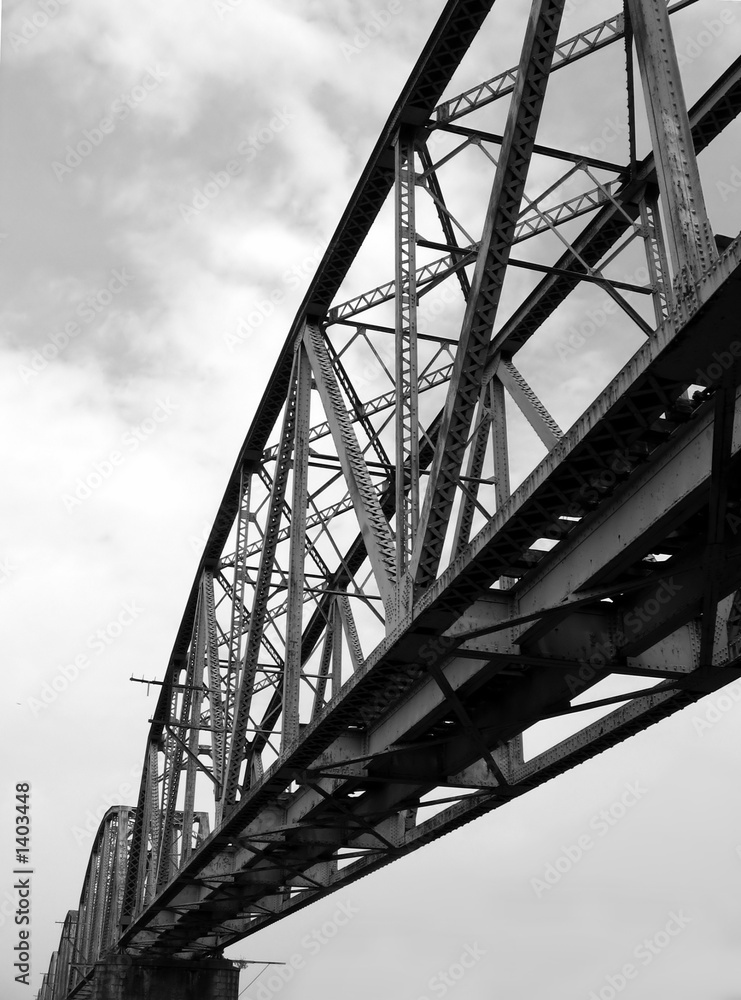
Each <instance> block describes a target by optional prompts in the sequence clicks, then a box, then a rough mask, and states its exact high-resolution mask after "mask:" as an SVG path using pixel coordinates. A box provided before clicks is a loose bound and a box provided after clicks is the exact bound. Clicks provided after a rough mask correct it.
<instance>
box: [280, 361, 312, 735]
mask: <svg viewBox="0 0 741 1000" xmlns="http://www.w3.org/2000/svg"><path fill="white" fill-rule="evenodd" d="M310 408H311V369H310V367H309V359H308V358H307V356H306V348H305V347H304V346H303V344H302V343H299V346H298V348H297V357H296V413H295V420H294V433H293V442H294V444H293V495H292V498H291V542H290V554H289V563H290V566H289V570H288V608H287V614H286V658H285V666H284V668H283V737H282V740H281V749H282V750H283V751H285V750H287V749H288V748H289V747H290V746H292V745H293V743H295V741H296V740H297V739H298V736H299V695H300V688H301V629H302V622H303V608H304V559H305V556H306V508H307V505H308V479H309V424H310V419H309V417H310Z"/></svg>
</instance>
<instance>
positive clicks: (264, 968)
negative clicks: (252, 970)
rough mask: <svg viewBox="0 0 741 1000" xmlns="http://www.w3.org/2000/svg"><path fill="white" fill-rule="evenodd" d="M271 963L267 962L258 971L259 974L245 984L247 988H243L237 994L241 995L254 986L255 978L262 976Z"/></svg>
mask: <svg viewBox="0 0 741 1000" xmlns="http://www.w3.org/2000/svg"><path fill="white" fill-rule="evenodd" d="M269 965H270V962H266V963H265V965H264V966H263V967H262V968H261V969H260V971H259V972H258V973H257V975H256V976H255V977H254V978H253V979H250V981H249V982H248V983H247V985H246V986H245V988H244V989H243V990H240V991H239V993H238V994H237V996H238V997H241V996H242V994H243V993H246V992H247V990H248V989H249V988H250V986H252V984H253V983H254V982H255V979H259V978H260V976H261V975H262V974H263V972H264V971H265V970H266V969H267V967H268V966H269Z"/></svg>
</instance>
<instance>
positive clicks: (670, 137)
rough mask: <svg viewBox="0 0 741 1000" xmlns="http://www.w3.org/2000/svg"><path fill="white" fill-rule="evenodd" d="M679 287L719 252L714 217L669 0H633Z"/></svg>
mask: <svg viewBox="0 0 741 1000" xmlns="http://www.w3.org/2000/svg"><path fill="white" fill-rule="evenodd" d="M628 9H629V11H630V19H631V22H632V25H633V33H634V38H635V45H636V53H637V56H638V65H639V67H640V71H641V80H642V82H643V95H644V98H645V101H646V110H647V112H648V124H649V129H650V132H651V142H652V144H653V149H654V156H655V159H656V173H657V176H658V180H659V188H660V190H661V196H662V199H663V202H664V213H665V217H666V220H667V238H668V243H669V252H670V254H671V258H672V262H673V264H674V272H675V273H674V281H675V285H676V286H677V289H678V290H680V289H682V288H687V287H691V286H692V285H694V284H696V283H697V282H698V281H699V280H700V278H701V277H702V275H703V274H704V273H705V271H706V270H707V269H708V267H709V266H710V265H711V264H712V263H713V261H714V260H716V259H717V256H718V252H717V249H716V247H715V240H714V239H713V233H712V230H711V228H710V222H709V221H708V216H707V210H706V208H705V198H704V196H703V192H702V184H701V183H700V173H699V171H698V169H697V158H696V157H695V147H694V144H693V142H692V132H691V129H690V123H689V117H688V115H687V106H686V104H685V99H684V92H683V90H682V81H681V77H680V74H679V63H678V60H677V52H676V49H675V47H674V39H673V38H672V32H671V27H670V25H669V14H668V12H667V7H666V0H628Z"/></svg>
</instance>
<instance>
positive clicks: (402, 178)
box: [39, 0, 741, 1000]
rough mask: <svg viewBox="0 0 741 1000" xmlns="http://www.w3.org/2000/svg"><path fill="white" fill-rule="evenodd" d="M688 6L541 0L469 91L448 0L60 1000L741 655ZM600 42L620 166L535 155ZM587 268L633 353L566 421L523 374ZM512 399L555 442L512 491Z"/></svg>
mask: <svg viewBox="0 0 741 1000" xmlns="http://www.w3.org/2000/svg"><path fill="white" fill-rule="evenodd" d="M696 2H698V0H680V2H674V3H670V4H669V6H668V8H667V4H666V2H665V0H626V4H625V9H624V11H623V12H622V13H620V14H619V15H617V16H615V17H612V18H610V19H609V20H606V21H605V22H603V23H601V24H599V25H595V26H594V27H592V28H591V29H589V30H587V31H582V32H580V33H578V34H576V35H574V36H573V37H569V38H564V37H561V36H562V35H563V34H564V32H563V31H562V30H561V20H562V13H563V7H564V3H563V0H533V2H532V4H531V10H530V13H529V17H527V18H526V17H525V16H524V14H525V12H524V11H523V17H522V26H521V27H522V39H523V40H522V49H521V56H520V60H519V63H518V65H517V66H515V67H513V68H508V69H506V70H505V71H503V72H500V73H498V74H497V75H496V76H494V77H493V78H491V79H489V80H486V81H485V82H484V83H478V84H477V85H476V86H472V87H471V86H469V87H467V89H463V90H460V92H457V91H456V88H455V86H454V84H455V81H456V79H458V77H457V76H456V74H457V73H458V70H459V66H460V65H461V64H462V63H464V64H465V59H464V57H465V56H466V53H467V51H468V49H469V47H470V46H471V45H472V43H473V42H474V40H475V38H476V36H477V33H478V32H479V30H480V29H482V27H484V25H485V24H486V23H487V22H489V20H490V19H496V17H497V4H496V3H495V2H494V0H450V2H448V3H447V4H446V6H445V8H444V10H443V12H442V15H441V17H440V19H439V21H438V23H437V25H436V27H435V29H434V31H433V33H432V36H431V37H430V39H429V41H428V43H427V44H426V46H425V48H424V51H423V52H422V55H421V56H420V58H419V61H418V62H417V65H416V66H415V68H414V70H413V72H412V74H411V76H410V78H409V81H408V83H407V84H406V86H405V88H404V90H403V92H402V95H401V97H400V98H399V100H398V102H397V103H396V105H395V106H394V108H393V111H392V113H391V115H390V117H389V119H388V121H387V123H386V125H385V126H384V128H383V130H382V132H381V135H380V137H379V139H378V142H377V143H376V146H375V148H374V150H373V153H372V155H371V157H370V160H369V162H368V165H367V166H366V168H365V170H364V172H363V175H362V177H361V179H360V181H359V183H358V185H357V188H356V189H355V192H354V193H353V195H352V197H351V199H350V202H349V204H348V206H347V208H346V210H345V212H344V214H343V216H342V219H341V221H340V223H339V225H338V227H337V230H336V232H335V234H334V237H333V239H332V241H331V244H330V246H329V248H328V249H327V251H326V254H325V256H324V259H323V260H322V262H321V265H320V267H319V269H318V272H317V274H316V277H315V278H314V279H313V281H312V282H311V285H310V288H309V290H308V292H307V294H306V297H305V299H304V302H303V304H302V306H301V308H300V310H299V312H298V314H297V316H296V319H295V321H294V323H293V325H292V327H291V329H290V331H289V333H288V337H287V339H286V342H285V345H284V347H283V350H282V353H281V354H280V357H279V360H278V362H277V364H276V366H275V369H274V371H273V373H272V374H271V376H270V378H269V381H268V384H267V387H266V390H265V394H264V396H263V398H262V400H261V401H260V403H259V404H258V406H257V410H256V414H255V417H254V420H253V422H252V426H251V427H250V430H249V433H248V434H247V438H246V440H245V442H244V445H243V447H242V449H241V451H240V453H239V456H238V459H237V462H236V465H235V467H234V470H233V472H232V474H231V476H230V478H229V482H228V484H227V488H226V491H225V493H224V497H223V500H222V502H221V505H220V508H219V511H218V514H217V516H216V519H215V523H214V526H213V529H212V530H211V533H210V536H209V538H208V541H207V543H206V546H205V551H204V553H203V557H202V559H201V562H200V565H199V568H198V572H197V574H196V578H195V581H194V584H193V587H192V590H191V593H190V597H189V599H188V602H187V605H186V608H185V613H184V615H183V619H182V623H181V625H180V628H179V631H178V634H177V637H176V641H175V645H174V648H173V652H172V656H171V659H170V662H169V664H168V665H167V670H166V673H165V676H164V683H163V686H162V689H161V694H160V697H159V700H158V703H157V707H156V711H155V713H154V718H153V721H152V724H151V730H150V733H149V737H148V740H147V746H146V753H145V756H144V766H143V773H142V781H141V788H140V793H139V799H138V802H137V804H136V806H135V807H131V808H128V807H116V808H114V809H112V810H110V811H109V813H108V814H107V815H106V817H105V818H104V820H103V823H102V824H101V828H100V830H99V833H98V837H97V839H96V842H95V845H94V848H93V853H92V855H91V860H90V864H89V867H88V872H87V875H86V878H85V883H84V887H83V892H82V896H81V900H80V904H79V907H78V910H77V911H71V912H70V914H69V915H68V917H67V920H66V921H65V924H64V927H63V930H62V937H61V942H60V947H59V950H58V951H57V952H55V954H54V956H53V958H52V963H51V966H50V969H49V973H48V975H47V976H46V978H45V981H44V986H43V987H42V990H41V993H40V994H39V996H40V998H41V1000H66V998H67V997H80V998H82V997H85V996H90V995H91V992H92V988H93V984H94V977H95V963H96V961H97V960H99V959H100V958H101V957H102V956H104V955H105V954H106V953H107V952H109V951H111V950H125V951H126V952H128V953H130V954H146V955H149V956H155V957H157V956H161V957H162V958H163V959H165V958H167V957H184V958H194V957H210V956H214V955H220V954H221V953H222V951H223V949H224V948H226V947H228V946H229V945H231V944H233V943H235V942H236V941H239V940H240V939H242V938H244V937H245V936H247V935H249V934H252V933H254V932H255V931H257V930H259V929H260V928H262V927H264V926H265V925H266V924H268V923H271V922H273V921H275V920H278V919H280V918H281V917H283V916H285V915H287V914H289V913H291V912H294V911H295V910H297V909H298V908H300V907H304V906H307V905H309V904H310V903H311V902H312V901H313V900H316V899H317V898H319V897H321V896H323V895H325V894H327V893H330V892H333V891H334V890H336V889H338V888H340V887H342V886H345V885H347V884H348V883H350V882H352V881H353V880H355V879H357V878H360V877H361V876H363V875H366V874H368V873H369V872H371V871H374V870H375V869H377V868H379V867H381V866H383V865H386V864H388V863H390V862H391V861H394V860H396V859H398V858H399V857H401V856H403V855H405V854H407V853H409V852H411V851H414V850H416V849H417V848H419V847H422V846H423V845H425V844H427V843H429V842H431V841H432V840H434V839H436V838H438V837H440V836H442V835H443V834H445V833H448V832H450V831H452V830H454V829H456V828H457V827H459V826H461V825H463V824H465V823H468V822H469V821H471V820H473V819H475V818H476V817H478V816H481V815H483V814H484V813H486V812H489V811H491V810H493V809H496V808H498V807H500V806H502V805H504V804H505V803H507V802H509V801H510V800H511V799H513V798H515V797H517V796H519V795H522V794H524V793H525V792H527V791H529V790H530V789H532V788H534V787H536V786H537V785H539V784H541V783H542V782H544V781H547V780H549V779H550V778H552V777H554V776H556V775H558V774H560V773H562V772H563V771H565V770H566V769H568V768H571V767H573V766H574V765H576V764H578V763H580V762H582V761H584V760H586V759H588V758H590V757H592V756H594V755H595V754H597V753H600V752H601V751H603V750H605V749H606V748H608V747H610V746H612V745H614V744H616V743H618V742H619V741H621V740H624V739H626V738H627V737H629V736H631V735H633V734H635V733H637V732H639V731H640V730H643V729H645V728H646V727H648V726H650V725H652V724H654V723H656V722H658V721H660V720H661V719H664V718H666V717H667V716H669V715H671V714H672V713H674V712H676V711H677V710H679V709H681V708H683V707H685V706H686V705H688V704H690V703H691V702H692V701H694V700H696V699H698V698H700V697H702V696H703V695H704V694H706V693H708V692H709V691H712V690H715V689H717V688H719V687H721V686H722V685H725V684H727V683H728V682H730V681H732V680H734V679H735V678H737V677H738V676H739V675H741V646H740V645H739V638H740V635H741V633H740V631H739V623H738V622H739V607H741V602H740V601H739V598H738V597H737V596H736V595H737V590H738V589H739V588H741V559H739V555H741V550H740V549H741V543H739V541H738V539H737V538H736V536H735V533H734V525H736V524H738V523H741V515H739V516H737V512H738V508H739V505H740V503H741V477H740V476H739V469H740V467H741V456H740V455H739V450H740V448H741V436H740V435H741V426H740V424H741V408H739V405H738V403H737V396H738V382H739V376H738V365H737V358H738V356H739V354H741V341H739V340H738V339H735V338H737V336H738V335H737V332H736V326H737V322H736V317H737V316H738V314H739V306H740V305H741V284H740V280H741V244H740V243H739V241H738V240H737V239H730V238H728V237H726V236H724V235H720V234H713V232H712V231H711V227H710V224H709V221H708V217H707V212H706V208H705V203H704V197H703V188H702V184H701V181H700V175H699V171H698V166H697V156H698V154H700V153H702V152H703V151H704V150H705V149H706V148H707V147H708V146H709V145H710V144H711V143H712V142H713V140H714V139H715V138H716V137H717V136H718V135H719V134H720V133H721V132H722V131H723V130H724V129H725V128H726V127H727V126H729V125H731V124H732V123H733V122H734V121H735V119H736V117H737V115H738V114H739V111H741V59H737V60H736V61H735V62H734V63H733V64H732V65H731V66H729V67H728V68H727V69H725V70H724V72H723V73H722V74H721V75H720V76H719V77H718V79H717V80H716V81H715V82H714V83H713V84H712V85H711V86H710V88H709V89H708V90H707V92H706V93H705V94H704V95H703V96H702V98H701V99H700V100H699V101H698V102H697V103H696V104H695V105H694V106H693V107H691V108H689V109H687V107H686V106H685V102H684V97H683V91H682V85H681V79H680V71H679V65H678V60H677V56H676V51H675V49H674V46H673V44H672V41H671V31H670V27H669V20H670V15H671V14H673V13H674V12H676V11H679V10H681V9H682V8H685V7H688V6H690V5H692V4H693V3H696ZM603 50H609V51H608V52H607V53H605V55H609V59H607V60H605V61H603V62H601V63H599V65H600V66H602V67H603V71H604V72H609V73H610V74H612V78H613V79H612V81H611V82H612V85H613V86H614V88H616V89H618V88H619V89H620V90H621V92H622V93H624V96H625V108H626V114H627V116H628V125H629V127H628V129H627V134H626V141H625V143H624V144H623V145H624V146H625V149H624V150H623V151H622V152H621V156H620V157H619V158H616V159H615V160H607V159H603V158H600V157H599V156H593V155H589V154H586V153H585V152H584V151H583V150H582V149H569V148H568V147H567V146H566V147H565V148H557V147H555V146H553V145H549V144H545V143H541V142H538V141H536V139H537V135H538V132H539V129H540V130H541V131H542V130H543V128H544V127H545V123H547V122H548V119H549V116H551V117H552V118H554V117H555V120H558V116H559V115H563V114H564V109H563V106H562V105H561V104H559V102H558V101H557V100H555V101H553V100H550V99H549V97H550V93H548V94H547V88H548V87H549V85H551V86H554V85H555V86H558V84H557V83H556V79H560V77H561V73H563V76H564V78H566V76H567V74H569V73H570V72H573V69H572V68H571V67H573V66H574V64H576V63H578V62H580V61H582V60H589V61H590V64H591V61H598V60H600V59H604V57H603V56H602V55H601V53H602V52H603ZM619 53H622V54H623V55H622V57H621V58H614V56H616V55H617V54H619ZM626 53H627V54H628V57H627V58H626V57H625V55H626ZM633 53H635V64H636V65H637V67H638V70H639V76H640V79H639V76H636V77H635V79H634V70H633V66H634V59H633ZM585 65H586V64H585ZM554 78H556V79H554ZM497 121H500V123H501V127H500V128H499V130H497V126H496V122H497ZM492 122H493V123H495V124H493V125H492V124H491V123H492ZM484 125H486V126H487V127H486V128H484ZM643 134H645V135H646V136H648V138H642V135H643ZM641 143H643V144H645V145H646V146H647V149H646V150H645V151H643V153H642V155H639V145H640V144H641ZM422 233H424V234H425V235H424V236H423V235H422ZM379 246H383V247H385V248H387V254H386V256H385V258H384V257H383V255H380V254H377V253H376V254H374V253H370V252H369V249H370V248H376V249H377V248H378V247H379ZM378 260H382V261H383V262H384V264H385V270H384V271H383V272H382V273H376V272H375V270H374V267H375V266H377V262H378ZM587 287H593V288H595V289H597V290H599V293H600V296H601V299H600V301H601V302H602V303H603V304H602V306H600V309H601V312H602V315H604V316H607V315H608V314H609V315H610V316H612V315H614V316H615V317H619V328H620V331H621V338H622V342H623V344H624V347H625V363H624V364H623V365H622V367H620V366H619V365H618V368H619V370H617V371H616V373H615V376H614V378H613V379H612V381H611V382H610V383H609V384H608V385H607V386H606V388H605V389H604V390H603V391H601V392H599V394H598V395H597V397H596V398H595V399H594V400H593V402H592V403H591V404H590V405H589V406H588V408H587V409H586V411H585V412H584V413H583V415H582V416H581V417H580V418H579V419H578V420H576V422H575V423H574V424H573V426H571V428H570V429H569V430H568V431H564V430H562V429H561V428H560V427H559V425H558V424H557V422H556V420H555V419H554V418H553V416H552V415H551V414H550V412H549V410H548V408H547V407H546V405H545V404H544V402H543V401H542V399H541V398H540V396H539V394H538V392H537V391H536V390H535V388H533V387H532V386H531V385H530V384H529V382H528V379H527V378H526V377H525V375H524V374H523V370H524V369H526V368H527V367H528V364H530V363H531V362H532V359H533V358H534V357H535V356H536V355H537V351H538V350H539V346H538V345H539V343H542V342H548V343H550V344H551V345H552V343H553V337H554V335H555V333H557V332H558V331H559V330H560V331H563V329H564V327H565V321H564V319H563V316H564V315H565V314H566V313H565V312H564V310H565V309H566V308H567V306H568V300H569V296H571V295H572V294H574V293H576V294H579V293H580V292H581V291H582V290H583V289H585V288H587ZM726 358H727V359H728V361H727V363H726V361H725V359H726ZM718 359H721V361H719V360H718ZM520 416H522V417H524V418H525V421H526V426H527V427H528V428H531V429H532V430H531V433H532V434H533V438H532V440H533V441H537V442H539V444H538V447H539V448H540V449H541V453H543V455H544V457H543V458H542V461H540V462H539V464H537V466H536V467H535V468H534V469H533V470H532V471H531V472H530V474H529V475H527V477H526V478H525V479H524V481H522V482H521V483H520V485H519V486H518V487H517V488H516V489H514V490H513V489H512V487H511V484H510V476H511V470H512V467H513V465H514V464H515V462H519V463H520V464H521V461H520V452H521V450H522V448H523V441H527V438H525V437H523V434H524V432H523V426H525V425H524V424H523V422H522V420H521V419H520ZM536 436H537V437H536ZM584 713H586V714H584ZM572 716H573V718H574V720H575V725H574V728H575V729H576V731H575V732H574V734H573V735H571V736H569V737H568V738H566V739H565V740H562V741H561V742H558V743H557V744H556V745H553V746H550V747H549V748H548V749H545V750H542V751H541V752H537V753H529V752H528V746H527V737H528V733H532V732H533V730H534V727H536V726H538V724H540V723H543V722H544V721H546V720H550V719H553V718H569V717H572ZM581 717H584V718H585V719H590V720H591V721H589V722H588V724H586V725H584V726H583V727H582V728H577V724H578V719H579V718H581ZM523 734H524V736H523Z"/></svg>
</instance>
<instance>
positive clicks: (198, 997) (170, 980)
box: [91, 955, 239, 1000]
mask: <svg viewBox="0 0 741 1000" xmlns="http://www.w3.org/2000/svg"><path fill="white" fill-rule="evenodd" d="M238 992H239V969H236V968H235V967H234V965H233V964H232V963H231V962H228V961H226V960H225V959H211V960H210V961H207V962H191V961H185V960H182V959H153V958H133V957H132V956H131V955H111V956H109V957H108V958H106V959H105V960H104V961H102V962H98V963H96V966H95V980H94V985H93V994H92V997H91V1000H237V997H238Z"/></svg>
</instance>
